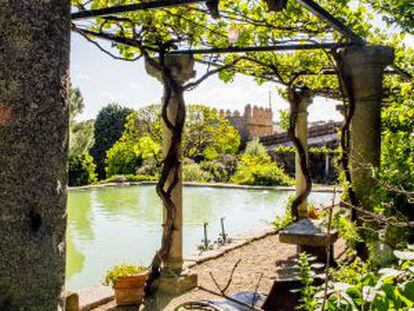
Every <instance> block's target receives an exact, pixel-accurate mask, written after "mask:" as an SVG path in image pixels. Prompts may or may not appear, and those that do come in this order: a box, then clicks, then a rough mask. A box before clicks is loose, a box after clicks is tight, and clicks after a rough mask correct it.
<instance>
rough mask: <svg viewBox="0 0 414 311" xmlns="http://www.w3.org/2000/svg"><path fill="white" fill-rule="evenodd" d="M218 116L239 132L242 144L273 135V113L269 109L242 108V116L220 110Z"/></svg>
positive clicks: (247, 106)
mask: <svg viewBox="0 0 414 311" xmlns="http://www.w3.org/2000/svg"><path fill="white" fill-rule="evenodd" d="M220 115H221V116H223V117H225V118H226V119H227V120H229V121H230V123H231V124H232V125H233V126H234V127H235V128H237V129H238V130H239V133H240V136H241V139H242V142H243V143H245V142H246V141H248V140H251V139H253V138H256V137H257V138H260V137H263V136H268V135H272V134H273V112H272V110H271V109H270V108H259V107H257V106H254V107H253V108H252V107H251V106H250V105H246V107H244V113H243V115H241V114H240V112H239V111H237V110H236V111H234V112H231V111H230V110H227V111H224V110H220Z"/></svg>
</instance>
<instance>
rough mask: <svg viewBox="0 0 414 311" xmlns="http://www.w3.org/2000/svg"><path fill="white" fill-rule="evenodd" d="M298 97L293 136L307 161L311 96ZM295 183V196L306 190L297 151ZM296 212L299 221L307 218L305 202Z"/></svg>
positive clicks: (304, 93) (307, 92)
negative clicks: (300, 146)
mask: <svg viewBox="0 0 414 311" xmlns="http://www.w3.org/2000/svg"><path fill="white" fill-rule="evenodd" d="M300 96H301V98H300V102H299V107H298V114H297V117H296V125H295V131H296V132H295V134H296V136H297V137H298V139H299V141H300V142H301V144H302V146H303V148H304V149H305V153H306V159H307V161H308V106H309V105H310V104H312V95H311V92H309V91H303V92H302V93H301V94H300ZM295 181H296V184H295V185H296V195H299V194H300V193H302V192H303V191H305V189H306V179H305V176H304V175H303V171H302V168H301V166H300V157H299V153H298V152H297V151H296V153H295ZM298 211H299V219H304V218H307V217H308V203H307V201H304V202H302V203H301V204H300V205H299V207H298Z"/></svg>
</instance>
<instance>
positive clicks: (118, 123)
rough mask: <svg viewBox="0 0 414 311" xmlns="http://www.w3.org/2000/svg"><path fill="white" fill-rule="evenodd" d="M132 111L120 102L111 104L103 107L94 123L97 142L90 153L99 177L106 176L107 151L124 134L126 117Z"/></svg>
mask: <svg viewBox="0 0 414 311" xmlns="http://www.w3.org/2000/svg"><path fill="white" fill-rule="evenodd" d="M131 111H132V110H131V109H129V108H125V107H121V106H119V105H118V104H109V105H107V106H105V107H104V108H102V109H101V111H100V112H99V114H98V116H97V118H96V121H95V124H94V137H95V143H94V145H93V146H92V148H91V150H90V153H91V155H92V157H93V158H94V161H95V164H96V172H97V174H98V178H99V179H104V178H105V176H106V173H105V158H106V152H107V151H108V150H109V149H110V148H111V147H112V146H113V144H114V143H115V142H116V141H117V140H118V139H119V138H120V137H121V136H122V132H123V130H124V125H125V122H126V117H127V116H128V115H129V114H130V113H131Z"/></svg>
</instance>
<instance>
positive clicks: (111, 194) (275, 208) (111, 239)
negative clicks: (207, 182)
mask: <svg viewBox="0 0 414 311" xmlns="http://www.w3.org/2000/svg"><path fill="white" fill-rule="evenodd" d="M290 194H291V192H287V191H263V190H245V189H218V188H210V187H186V188H184V253H185V254H189V253H192V252H194V251H195V250H196V246H197V245H198V244H200V241H201V239H202V238H203V223H204V222H208V223H209V226H208V228H209V239H210V240H215V239H216V238H217V237H218V234H219V231H220V218H221V217H225V224H226V230H227V231H228V233H229V234H230V236H231V235H234V234H237V233H242V232H246V231H249V230H254V229H258V228H261V227H263V226H264V225H265V224H266V223H270V222H271V221H272V220H273V219H274V218H275V216H276V215H282V214H283V212H284V205H285V203H286V201H287V199H288V197H289V195H290ZM330 197H331V195H330V194H329V193H313V194H312V195H311V201H314V202H325V201H328V200H329V199H330ZM68 204H69V206H68V209H69V224H68V233H67V241H68V252H67V262H68V263H67V286H68V288H70V289H73V290H76V289H80V288H82V287H86V286H89V285H93V284H95V283H97V282H99V281H100V280H102V278H103V276H104V274H105V271H106V269H108V268H109V267H110V266H112V265H114V264H117V263H123V262H128V263H137V264H142V265H148V264H149V262H150V260H151V258H152V256H153V254H154V252H155V250H156V249H157V248H158V247H159V244H160V238H161V220H162V208H161V206H162V205H161V201H160V199H159V198H158V197H157V195H156V193H155V186H149V185H145V186H131V187H105V188H93V189H87V190H71V191H69V200H68Z"/></svg>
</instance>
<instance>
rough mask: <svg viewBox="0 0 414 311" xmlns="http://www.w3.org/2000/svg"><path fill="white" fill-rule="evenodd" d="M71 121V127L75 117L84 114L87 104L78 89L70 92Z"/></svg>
mask: <svg viewBox="0 0 414 311" xmlns="http://www.w3.org/2000/svg"><path fill="white" fill-rule="evenodd" d="M69 100H70V101H69V120H70V125H72V123H73V122H74V119H75V117H77V116H78V115H79V114H81V113H82V111H83V108H84V107H85V102H84V99H83V96H82V93H81V91H80V89H79V88H78V87H76V88H72V89H71V90H70V98H69Z"/></svg>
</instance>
